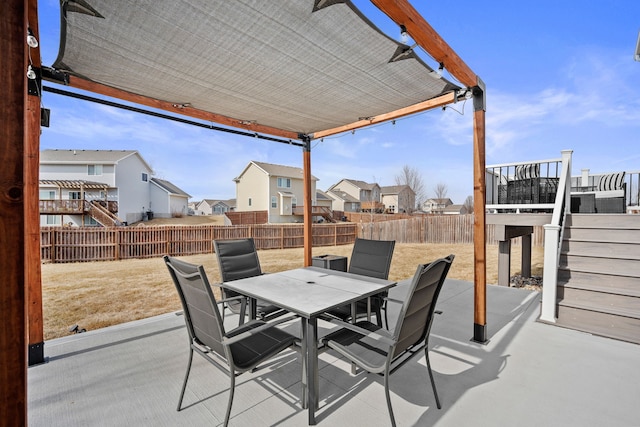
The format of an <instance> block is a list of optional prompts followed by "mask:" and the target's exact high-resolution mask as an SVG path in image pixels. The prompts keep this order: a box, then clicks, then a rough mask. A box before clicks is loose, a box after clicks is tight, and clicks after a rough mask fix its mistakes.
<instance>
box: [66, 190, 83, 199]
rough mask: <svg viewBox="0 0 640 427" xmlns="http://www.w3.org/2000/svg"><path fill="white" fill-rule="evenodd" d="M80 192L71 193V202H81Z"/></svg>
mask: <svg viewBox="0 0 640 427" xmlns="http://www.w3.org/2000/svg"><path fill="white" fill-rule="evenodd" d="M80 196H81V194H80V192H79V191H69V200H81V197H80Z"/></svg>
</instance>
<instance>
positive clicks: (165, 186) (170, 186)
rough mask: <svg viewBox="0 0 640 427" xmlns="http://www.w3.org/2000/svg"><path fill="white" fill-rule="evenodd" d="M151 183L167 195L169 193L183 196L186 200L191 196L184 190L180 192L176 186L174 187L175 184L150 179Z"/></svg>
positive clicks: (158, 179)
mask: <svg viewBox="0 0 640 427" xmlns="http://www.w3.org/2000/svg"><path fill="white" fill-rule="evenodd" d="M151 182H153V183H154V184H156V185H157V186H158V187H160V188H162V189H163V190H165V191H167V192H168V193H171V194H173V195H176V196H185V197H187V198H189V197H191V195H190V194H189V193H187V192H186V191H184V190H181V189H180V188H179V187H178V186H176V185H175V184H172V183H171V182H169V181H167V180H164V179H160V178H151Z"/></svg>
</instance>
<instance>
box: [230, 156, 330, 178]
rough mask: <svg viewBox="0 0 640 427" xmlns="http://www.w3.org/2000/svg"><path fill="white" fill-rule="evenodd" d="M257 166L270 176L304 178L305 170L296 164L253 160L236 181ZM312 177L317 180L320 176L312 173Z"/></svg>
mask: <svg viewBox="0 0 640 427" xmlns="http://www.w3.org/2000/svg"><path fill="white" fill-rule="evenodd" d="M252 165H253V166H255V167H257V168H258V169H260V170H262V171H263V172H264V173H265V174H266V175H268V176H280V177H283V178H294V179H303V172H304V171H303V170H302V168H296V167H294V166H284V165H274V164H271V163H264V162H256V161H255V160H251V161H250V162H249V164H248V165H247V166H246V167H245V168H244V170H243V171H242V173H240V175H238V176H237V177H236V178H234V179H233V180H234V181H237V180H239V179H240V177H242V175H244V174H245V172H246V171H247V170H248V169H249V168H250V167H251V166H252ZM311 179H312V180H314V181H317V180H318V178H316V177H315V176H313V175H311Z"/></svg>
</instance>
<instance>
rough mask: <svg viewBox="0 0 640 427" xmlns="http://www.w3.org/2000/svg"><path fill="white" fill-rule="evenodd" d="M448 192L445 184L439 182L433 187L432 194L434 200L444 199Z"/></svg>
mask: <svg viewBox="0 0 640 427" xmlns="http://www.w3.org/2000/svg"><path fill="white" fill-rule="evenodd" d="M448 191H449V188H448V187H447V184H445V183H443V182H439V183H438V185H436V186H435V187H433V192H434V193H435V195H436V199H445V198H446V197H447V192H448Z"/></svg>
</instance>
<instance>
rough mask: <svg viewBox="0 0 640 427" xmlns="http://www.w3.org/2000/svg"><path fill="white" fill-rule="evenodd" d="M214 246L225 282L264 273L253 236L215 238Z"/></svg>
mask: <svg viewBox="0 0 640 427" xmlns="http://www.w3.org/2000/svg"><path fill="white" fill-rule="evenodd" d="M213 246H214V250H215V251H216V256H217V258H218V265H219V266H220V276H221V279H222V281H223V282H230V281H232V280H238V279H245V278H247V277H253V276H259V275H261V274H262V269H261V268H260V260H259V259H258V252H257V251H256V245H255V243H254V242H253V238H248V239H239V240H214V241H213Z"/></svg>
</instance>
